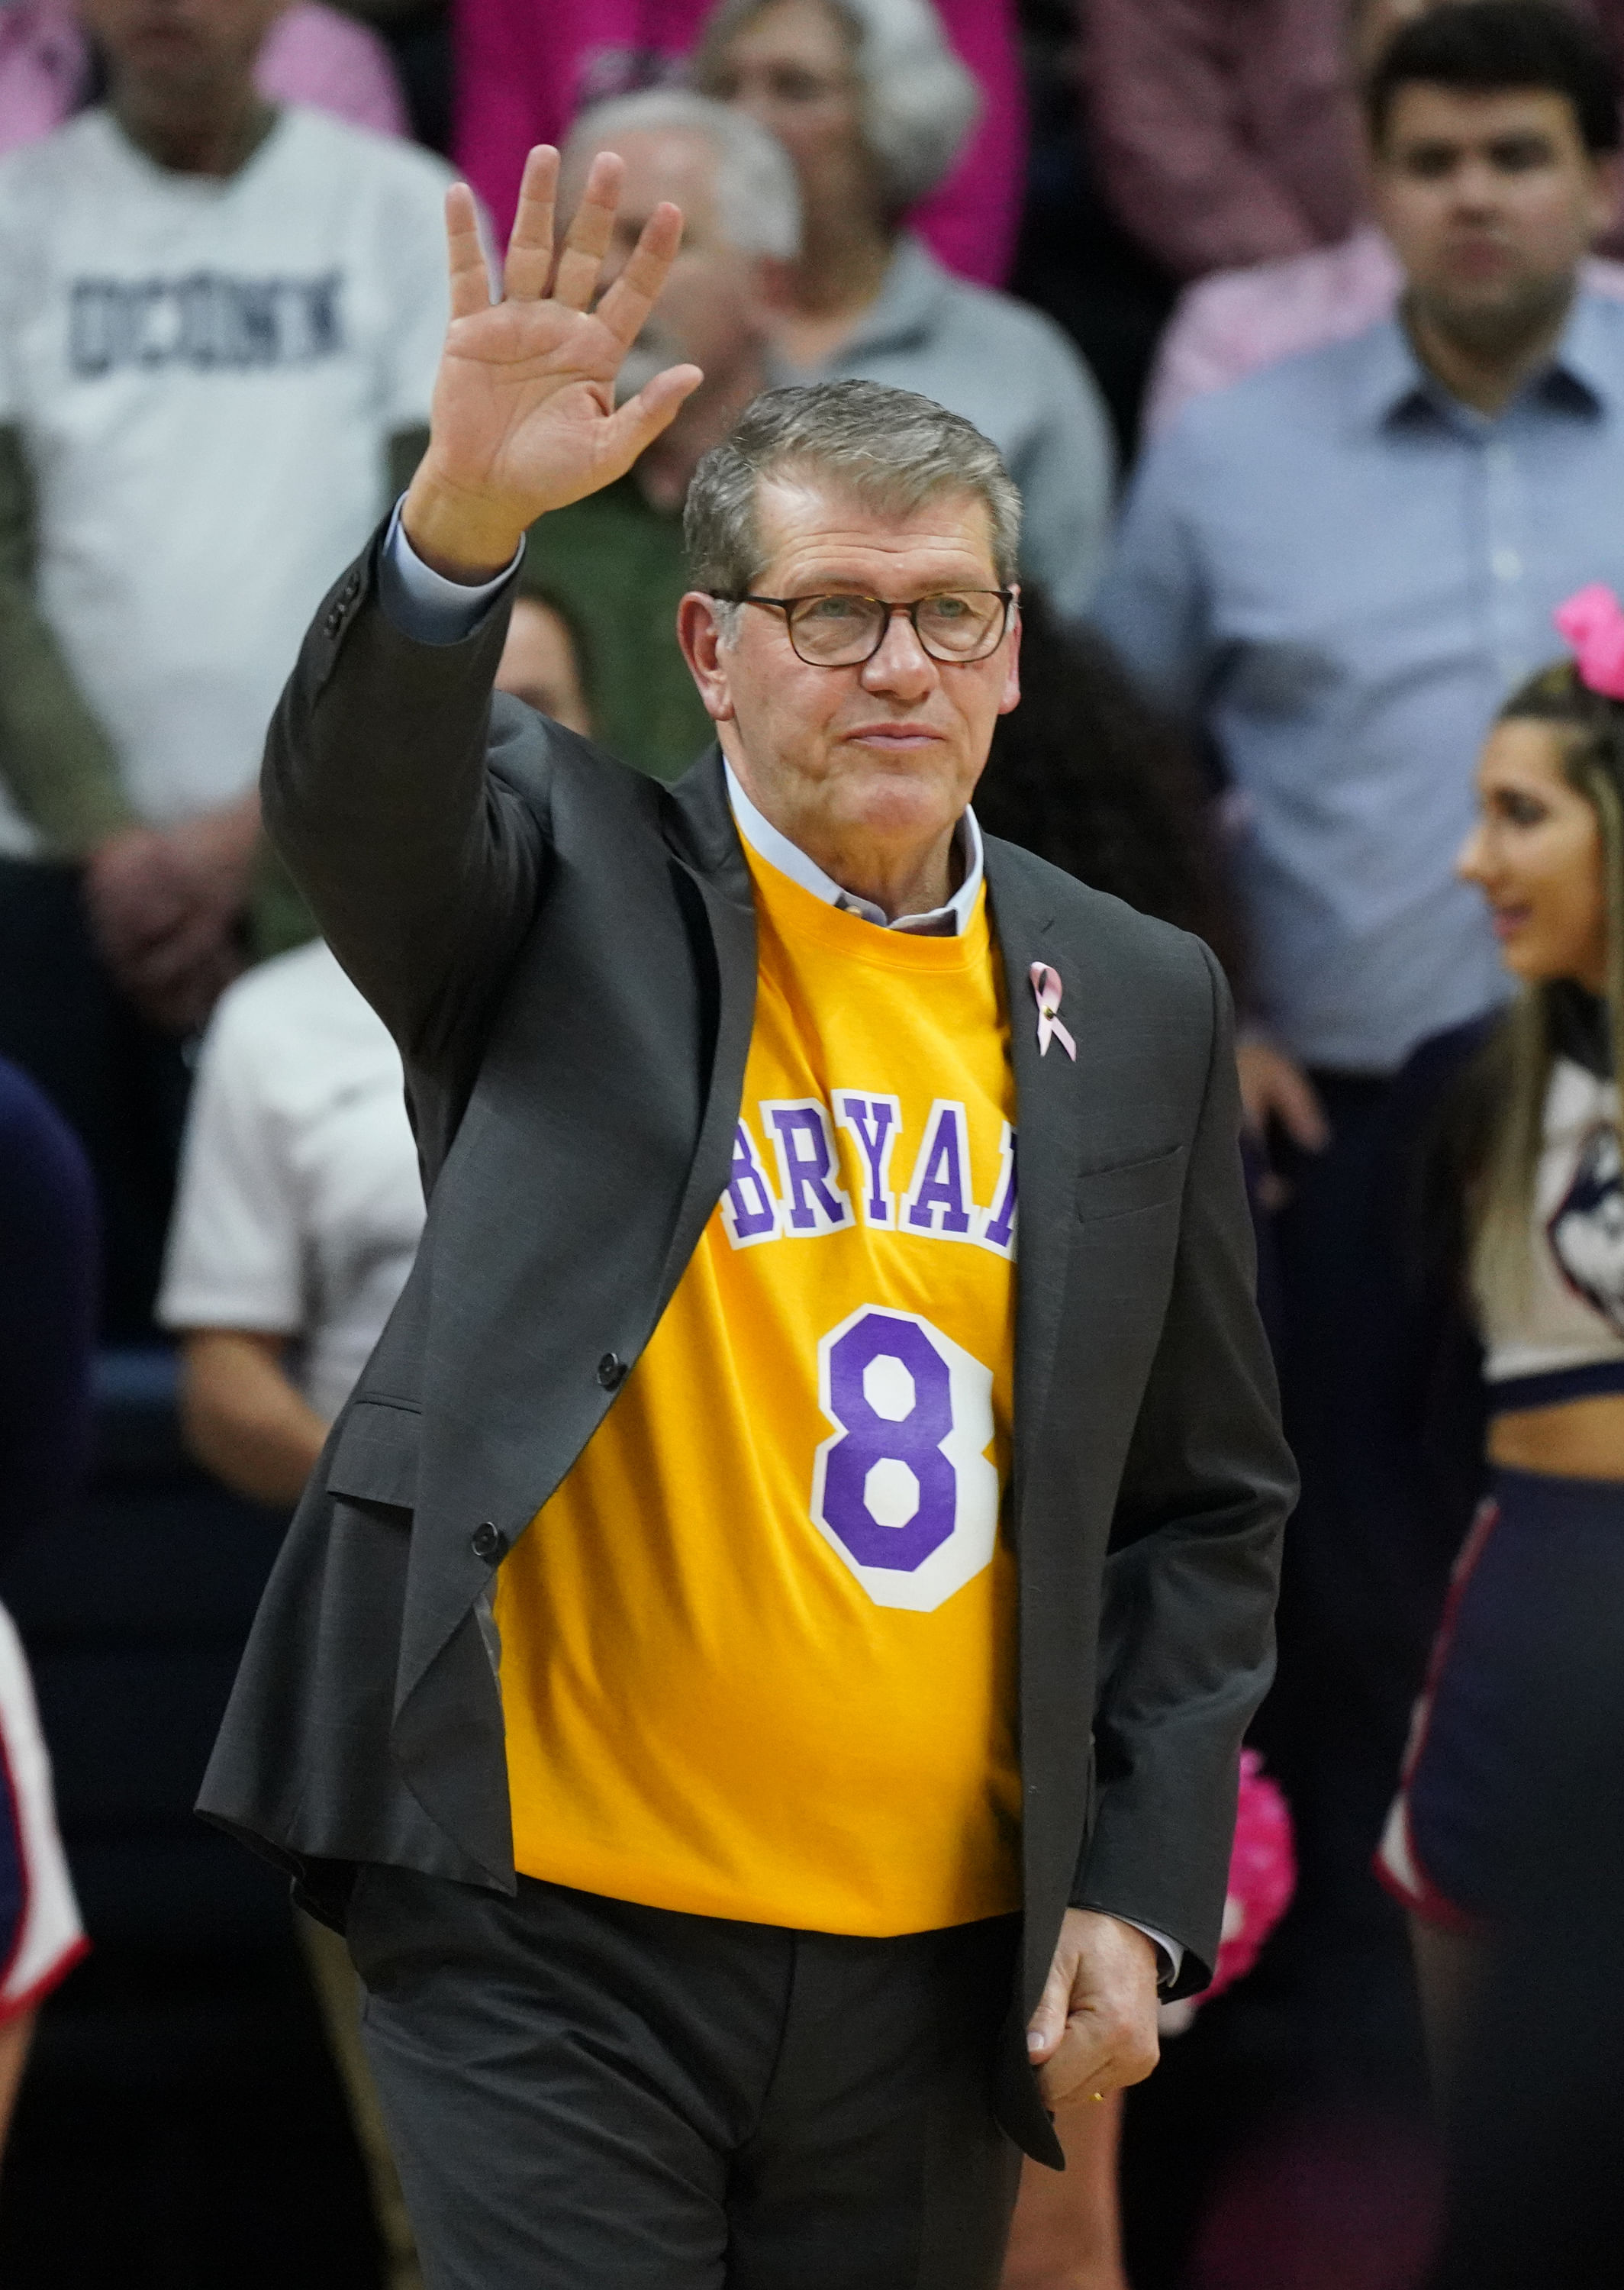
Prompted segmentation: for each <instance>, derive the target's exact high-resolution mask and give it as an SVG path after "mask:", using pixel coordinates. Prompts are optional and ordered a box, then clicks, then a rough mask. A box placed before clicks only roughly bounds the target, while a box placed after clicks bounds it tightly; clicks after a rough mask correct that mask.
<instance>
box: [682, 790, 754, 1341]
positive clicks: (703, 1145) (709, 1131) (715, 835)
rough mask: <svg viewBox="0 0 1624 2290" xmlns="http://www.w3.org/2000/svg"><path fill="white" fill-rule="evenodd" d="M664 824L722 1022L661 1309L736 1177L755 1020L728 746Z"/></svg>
mask: <svg viewBox="0 0 1624 2290" xmlns="http://www.w3.org/2000/svg"><path fill="white" fill-rule="evenodd" d="M665 824H666V840H667V843H668V845H669V847H670V850H671V854H672V860H673V863H674V864H675V865H676V867H678V868H679V869H681V871H682V873H683V875H684V877H686V879H687V881H688V882H689V883H690V884H691V885H692V889H693V891H694V892H697V893H698V895H699V899H700V903H701V906H702V908H703V911H704V916H705V920H706V921H707V923H708V925H709V927H710V937H711V944H712V946H713V948H714V949H715V955H716V1039H715V1045H714V1047H713V1049H712V1052H711V1061H710V1085H709V1088H708V1092H707V1094H706V1099H705V1113H704V1117H703V1119H702V1120H701V1122H700V1133H699V1138H698V1141H697V1143H696V1145H695V1147H694V1154H693V1159H692V1163H691V1164H690V1166H689V1170H688V1177H687V1182H686V1183H685V1185H684V1188H683V1197H682V1202H681V1205H680V1206H679V1208H678V1210H677V1213H676V1224H675V1226H674V1227H673V1229H672V1233H671V1245H670V1246H669V1248H668V1250H667V1252H666V1261H665V1263H664V1264H663V1265H662V1267H661V1268H660V1294H659V1309H660V1311H662V1312H663V1311H664V1309H665V1308H666V1306H667V1304H668V1302H669V1301H670V1300H671V1297H672V1294H673V1293H674V1292H675V1290H676V1284H677V1282H678V1281H679V1280H680V1279H681V1278H682V1276H683V1271H684V1267H685V1266H686V1264H687V1262H688V1260H689V1258H690V1257H691V1256H692V1254H693V1252H694V1250H695V1248H697V1247H698V1245H699V1240H700V1234H701V1233H702V1232H703V1231H704V1229H705V1225H706V1221H707V1220H708V1217H709V1215H710V1213H711V1211H712V1210H713V1209H714V1208H715V1207H716V1203H717V1202H718V1201H719V1200H720V1199H721V1197H722V1189H723V1187H724V1185H725V1184H726V1182H727V1175H728V1169H729V1167H730V1165H731V1163H732V1150H733V1133H734V1130H735V1127H736V1125H737V1123H738V1119H739V1108H740V1102H741V1101H742V1099H743V1096H744V1073H745V1066H746V1063H747V1061H748V1058H749V1053H750V1036H751V1033H752V1032H753V1031H754V1029H755V1025H756V899H755V893H754V892H753V890H752V888H751V885H750V869H749V866H748V862H747V861H746V859H745V855H744V849H743V845H741V844H740V840H739V830H738V829H737V828H736V827H735V826H734V824H733V814H732V805H730V804H729V802H728V800H727V782H726V781H725V780H724V777H723V772H722V755H721V750H720V749H716V748H713V749H711V750H710V752H709V753H708V755H706V756H704V757H701V758H700V761H699V762H698V763H697V764H696V765H694V767H693V769H692V771H691V772H689V773H687V774H686V775H685V777H684V778H683V779H680V780H679V781H677V782H676V786H675V787H673V788H672V789H669V790H668V795H667V797H666V813H665Z"/></svg>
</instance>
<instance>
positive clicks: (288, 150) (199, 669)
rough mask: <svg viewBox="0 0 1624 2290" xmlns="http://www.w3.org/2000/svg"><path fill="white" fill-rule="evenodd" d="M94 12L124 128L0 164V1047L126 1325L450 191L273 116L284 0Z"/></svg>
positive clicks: (53, 138) (327, 123)
mask: <svg viewBox="0 0 1624 2290" xmlns="http://www.w3.org/2000/svg"><path fill="white" fill-rule="evenodd" d="M81 13H82V14H83V17H84V23H85V27H86V28H87V30H88V31H89V33H90V35H91V36H92V38H93V39H94V41H95V43H96V45H97V48H98V50H99V52H100V56H101V59H102V61H103V64H104V66H105V68H106V72H107V76H108V100H107V102H106V103H105V105H98V106H96V107H95V108H92V109H90V110H88V111H84V112H81V113H80V114H79V115H78V116H76V118H74V119H72V120H70V121H69V122H68V124H67V125H66V126H63V127H60V128H58V129H57V130H56V132H54V133H53V134H51V135H47V136H46V137H44V140H41V141H39V142H36V143H32V144H29V145H27V146H25V147H24V148H22V149H20V150H16V151H12V152H11V153H9V154H7V156H5V157H4V160H0V1052H3V1053H4V1054H6V1055H8V1056H11V1057H12V1058H14V1059H15V1061H17V1063H19V1064H20V1065H21V1066H23V1067H24V1068H25V1069H27V1070H28V1071H29V1072H30V1073H31V1074H32V1075H33V1076H34V1077H35V1079H36V1081H38V1082H39V1083H40V1085H42V1086H43V1087H44V1089H45V1091H46V1093H47V1094H48V1095H50V1096H51V1097H52V1099H53V1100H54V1101H55V1102H56V1104H57V1106H58V1109H59V1110H60V1111H61V1112H63V1113H64V1114H66V1115H67V1117H68V1119H69V1120H70V1121H71V1123H72V1124H73V1125H74V1127H75V1128H76V1130H77V1131H78V1132H79V1134H80V1136H81V1139H82V1140H83V1141H84V1144H85V1146H86V1149H87V1150H88V1152H89V1154H90V1157H91V1162H92V1167H93V1169H94V1170H95V1173H96V1177H97V1181H98V1184H99V1186H100V1191H101V1196H102V1206H103V1228H104V1233H105V1235H106V1239H107V1255H108V1280H107V1317H108V1325H109V1326H110V1327H113V1328H116V1329H117V1330H118V1332H119V1333H125V1334H134V1333H140V1332H141V1331H142V1330H143V1329H144V1327H145V1325H146V1324H147V1318H148V1309H149V1307H150V1302H151V1296H152V1290H153V1286H154V1284H155V1282H156V1271H157V1258H158V1252H159V1249H160V1247H161V1243H162V1234H163V1227H164V1220H165V1218H166V1215H167V1212H168V1197H169V1192H170V1189H171V1183H172V1173H173V1157H174V1152H175V1149H176V1146H177V1144H178V1131H179V1117H180V1109H181V1108H182V1106H183V1103H184V1098H185V1090H186V1069H185V1065H184V1061H183V1059H182V1056H181V1052H180V1044H181V1042H182V1040H183V1038H184V1037H186V1036H187V1035H188V1033H190V1032H191V1031H192V1030H193V1029H195V1028H196V1025H197V1024H198V1023H199V1022H200V1021H201V1020H202V1019H203V1018H204V1016H206V1014H207V1013H208V1010H209V1008H210V1006H211V1005H212V1002H213V999H214V997H216V995H217V994H218V993H219V992H220V988H221V987H222V986H223V985H224V983H225V982H226V981H227V980H228V978H229V977H230V976H231V975H232V973H233V972H234V971H235V970H236V969H237V968H238V967H240V966H241V958H242V957H241V949H240V946H239V933H240V928H241V924H242V918H243V916H244V910H245V909H246V906H247V903H248V900H249V896H250V885H251V879H252V864H253V860H254V855H255V846H256V838H257V836H258V829H259V809H258V799H257V796H256V793H255V786H256V781H257V775H258V771H259V763H260V749H261V746H262V744H263V741H264V734H265V723H266V719H267V717H268V715H269V712H270V709H271V706H272V703H273V702H274V701H275V699H276V693H277V692H278V691H279V689H280V688H281V685H282V683H283V680H284V677H285V676H286V674H287V671H288V668H289V665H290V663H291V661H292V657H293V653H294V652H295V650H296V648H297V643H298V634H299V630H300V628H301V627H302V626H303V624H304V622H305V621H306V620H307V619H308V615H309V613H311V612H312V610H313V609H314V607H315V605H316V602H317V600H318V599H319V598H320V597H321V594H322V592H323V589H324V588H325V587H326V585H327V584H328V582H329V581H331V580H332V577H333V575H334V573H336V572H337V571H338V570H339V569H340V567H341V566H342V564H344V562H345V559H346V557H347V556H348V554H349V553H350V552H351V551H352V550H353V549H354V548H356V547H358V546H359V543H360V541H361V540H362V538H363V537H364V534H365V533H366V532H367V530H368V529H369V527H370V526H371V524H372V521H373V520H374V519H375V518H376V517H377V516H378V515H379V513H380V510H381V508H383V506H384V503H385V500H386V491H385V487H386V479H387V472H388V449H389V445H390V441H391V438H392V436H394V435H395V434H396V433H398V432H402V431H404V430H408V429H411V428H418V427H420V425H421V423H422V422H423V420H424V419H425V418H426V416H427V413H428V397H429V391H430V388H431V385H432V380H433V374H434V369H435V361H436V357H437V356H438V354H439V348H440V345H441V342H442V340H443V339H444V330H445V317H446V308H447V304H446V290H445V276H444V260H443V256H442V253H441V249H440V244H439V239H440V231H441V212H442V208H443V205H444V195H445V189H446V186H447V183H448V181H449V175H448V172H447V170H446V169H445V168H444V166H442V165H441V164H440V163H439V162H438V161H437V160H436V159H432V158H430V157H429V156H428V154H427V153H426V152H422V151H416V150H412V148H409V147H408V146H407V145H405V144H404V143H402V142H400V141H397V140H395V139H393V138H385V137H382V136H378V135H373V134H371V133H368V132H365V131H364V130H363V129H360V128H356V127H351V126H349V125H348V124H346V123H344V122H343V121H340V120H338V119H334V118H330V117H328V116H324V114H322V113H319V112H316V111H307V110H303V109H300V108H290V109H277V108H276V107H275V106H273V105H272V104H270V103H268V101H267V100H265V98H264V96H263V94H262V93H261V92H260V89H259V86H258V84H257V83H256V80H255V69H256V65H257V61H258V58H259V54H260V48H261V45H262V43H263V41H264V39H265V37H266V36H267V34H268V31H269V30H270V28H271V26H272V24H273V23H274V21H275V20H276V16H277V13H278V6H277V0H189V4H188V5H187V6H186V7H185V8H184V9H181V8H176V9H174V10H172V11H161V12H159V13H158V15H156V17H155V16H154V15H153V13H152V12H151V11H150V9H149V8H148V6H147V0H83V6H82V9H81ZM155 23H156V26H157V30H156V33H155V31H154V25H155Z"/></svg>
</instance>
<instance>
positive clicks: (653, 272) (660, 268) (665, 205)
mask: <svg viewBox="0 0 1624 2290" xmlns="http://www.w3.org/2000/svg"><path fill="white" fill-rule="evenodd" d="M682 241H683V213H682V209H681V208H680V207H674V206H673V205H672V204H671V203H670V201H669V200H668V199H665V200H662V201H661V202H660V205H659V206H657V207H656V208H655V210H654V212H653V213H652V215H651V216H650V217H649V219H648V220H647V221H646V222H645V223H644V226H643V235H642V236H641V237H640V238H639V239H638V241H637V244H636V246H635V247H634V248H633V250H632V255H631V260H629V261H628V264H627V266H626V268H625V269H624V270H622V271H621V273H620V276H619V277H618V278H617V279H616V280H615V282H614V284H613V285H612V287H611V288H610V289H609V292H607V293H606V294H605V295H604V299H603V300H602V301H601V302H600V303H599V304H598V306H597V315H598V316H599V317H600V318H601V319H602V320H603V322H604V324H605V325H606V326H607V327H608V328H609V331H610V332H611V333H612V334H613V335H614V336H615V337H616V338H617V339H618V340H620V341H622V342H624V343H625V345H626V347H627V348H628V349H629V348H631V346H632V344H633V342H635V341H636V339H637V336H638V335H639V333H641V332H642V331H643V324H644V320H645V319H646V318H647V316H648V314H649V312H650V311H651V310H652V308H653V307H654V304H655V301H656V300H657V299H658V296H659V293H660V288H661V287H662V286H663V285H664V284H665V283H666V280H667V278H668V276H669V274H670V269H671V265H672V263H673V261H674V260H676V250H677V248H678V247H679V246H680V245H681V244H682Z"/></svg>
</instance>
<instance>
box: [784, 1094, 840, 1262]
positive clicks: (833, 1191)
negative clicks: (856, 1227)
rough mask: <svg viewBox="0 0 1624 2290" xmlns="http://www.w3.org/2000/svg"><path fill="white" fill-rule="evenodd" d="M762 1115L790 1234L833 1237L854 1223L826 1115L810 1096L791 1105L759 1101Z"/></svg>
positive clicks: (786, 1224)
mask: <svg viewBox="0 0 1624 2290" xmlns="http://www.w3.org/2000/svg"><path fill="white" fill-rule="evenodd" d="M761 1109H762V1112H763V1113H764V1115H765V1116H766V1119H767V1125H768V1127H769V1129H770V1130H771V1132H772V1146H773V1150H774V1151H775V1153H776V1154H777V1155H778V1167H779V1189H780V1193H781V1194H782V1196H783V1202H784V1212H785V1226H786V1229H788V1231H790V1232H804V1233H815V1232H838V1231H839V1230H840V1229H841V1227H842V1226H843V1225H848V1224H851V1223H852V1222H853V1221H854V1219H853V1217H852V1204H851V1203H850V1201H848V1200H847V1198H846V1197H845V1195H844V1193H843V1192H842V1191H841V1189H840V1180H839V1178H838V1177H837V1176H836V1173H835V1141H834V1138H833V1137H832V1136H831V1135H830V1133H829V1123H828V1114H827V1113H826V1112H825V1111H824V1109H823V1107H822V1106H821V1104H820V1102H819V1101H818V1100H817V1099H816V1098H815V1097H809V1098H802V1099H798V1100H796V1101H794V1102H793V1103H789V1104H783V1103H772V1102H769V1101H767V1100H765V1099H764V1100H763V1101H762V1108H761Z"/></svg>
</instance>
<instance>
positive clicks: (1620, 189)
mask: <svg viewBox="0 0 1624 2290" xmlns="http://www.w3.org/2000/svg"><path fill="white" fill-rule="evenodd" d="M1592 172H1593V173H1594V176H1595V181H1594V183H1593V185H1592V187H1591V194H1590V236H1591V238H1592V240H1593V241H1594V240H1596V239H1598V238H1603V237H1604V236H1606V234H1607V233H1608V232H1609V231H1610V230H1611V229H1612V228H1613V226H1614V224H1615V223H1616V222H1617V221H1618V219H1619V207H1620V203H1624V155H1621V154H1620V153H1619V152H1617V151H1602V152H1598V153H1597V155H1596V158H1595V160H1594V162H1593V164H1592Z"/></svg>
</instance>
